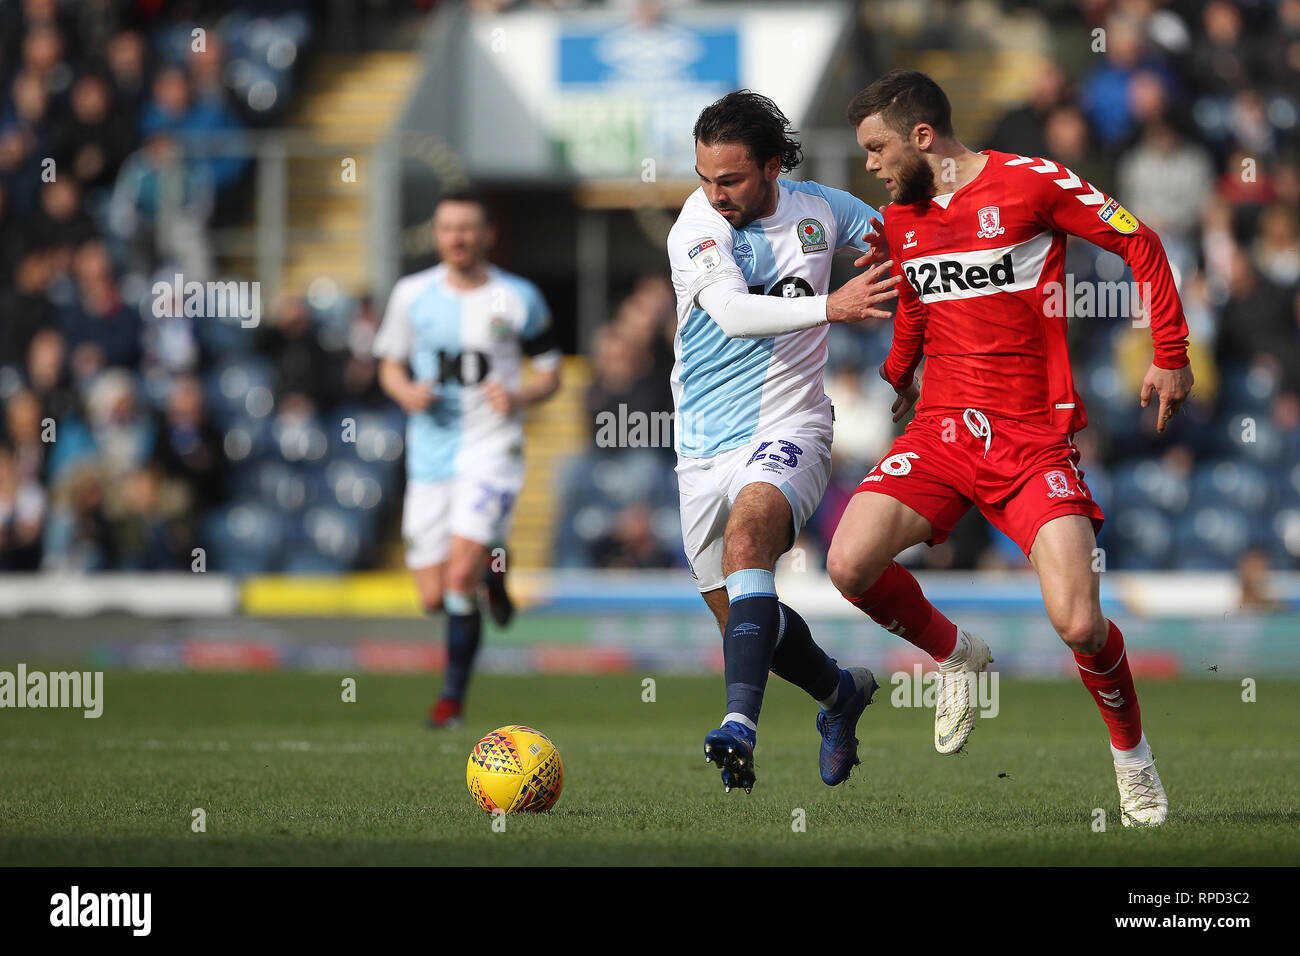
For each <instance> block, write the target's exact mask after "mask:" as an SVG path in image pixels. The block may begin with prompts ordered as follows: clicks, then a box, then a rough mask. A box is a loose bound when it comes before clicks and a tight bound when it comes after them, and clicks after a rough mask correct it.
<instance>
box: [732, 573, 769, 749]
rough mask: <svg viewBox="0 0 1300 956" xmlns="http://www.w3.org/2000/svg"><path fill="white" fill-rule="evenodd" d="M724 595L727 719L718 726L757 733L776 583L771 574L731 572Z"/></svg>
mask: <svg viewBox="0 0 1300 956" xmlns="http://www.w3.org/2000/svg"><path fill="white" fill-rule="evenodd" d="M727 596H728V597H729V598H730V599H731V611H730V613H729V614H728V615H727V629H726V631H725V632H724V633H723V637H722V656H723V661H724V669H725V672H726V679H727V714H726V716H725V717H724V718H723V722H724V723H726V722H727V721H733V722H735V723H737V724H741V725H742V726H745V727H748V728H750V729H751V730H757V729H758V714H759V711H760V710H762V707H763V691H764V689H765V688H766V687H767V673H768V670H769V669H770V668H771V666H772V652H773V651H774V650H775V649H776V640H777V634H778V631H779V630H780V625H781V610H780V605H779V604H778V602H777V600H776V579H775V577H774V576H773V574H772V572H771V571H764V570H762V569H748V570H743V571H734V572H732V573H731V574H730V575H728V576H727Z"/></svg>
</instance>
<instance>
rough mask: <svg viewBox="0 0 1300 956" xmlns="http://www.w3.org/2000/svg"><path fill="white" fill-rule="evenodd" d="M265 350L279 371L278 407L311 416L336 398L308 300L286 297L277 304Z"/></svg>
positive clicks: (266, 331) (269, 325)
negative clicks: (308, 306)
mask: <svg viewBox="0 0 1300 956" xmlns="http://www.w3.org/2000/svg"><path fill="white" fill-rule="evenodd" d="M262 351H263V353H264V354H266V355H267V357H269V358H270V359H271V361H272V362H273V363H274V365H275V368H276V370H277V373H278V378H277V381H276V386H275V396H276V405H277V407H279V408H281V409H284V410H288V409H293V410H295V411H300V412H303V413H305V414H308V415H310V414H314V413H316V412H318V411H321V410H323V409H324V408H325V406H326V404H327V403H328V402H329V401H330V400H331V399H332V398H333V392H332V389H331V388H330V383H329V380H328V377H327V374H326V373H327V368H328V363H329V358H328V356H327V355H326V353H325V350H324V349H323V348H322V347H321V344H320V341H319V340H318V339H317V337H316V330H315V329H314V328H313V327H312V318H311V311H310V310H309V309H308V308H307V302H306V300H304V299H301V298H297V297H291V296H286V297H283V298H281V299H280V300H279V301H278V302H276V303H275V305H274V307H273V308H272V310H271V321H270V323H269V324H268V326H267V327H266V330H265V332H263V334H262Z"/></svg>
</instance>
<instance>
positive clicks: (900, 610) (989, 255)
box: [827, 70, 1192, 826]
mask: <svg viewBox="0 0 1300 956" xmlns="http://www.w3.org/2000/svg"><path fill="white" fill-rule="evenodd" d="M849 121H850V122H851V123H852V124H853V126H854V127H855V128H856V131H857V140H858V144H859V145H860V146H861V147H862V148H863V149H865V150H866V152H867V162H866V167H867V170H868V171H869V172H871V173H873V174H875V175H876V176H877V178H879V179H881V180H883V181H884V183H885V188H886V189H887V190H888V191H889V193H890V195H891V196H892V197H893V199H894V202H893V203H892V204H891V205H889V206H888V207H887V208H886V209H885V216H884V234H885V239H886V240H887V243H888V246H889V253H890V255H891V256H892V257H893V258H894V259H896V260H897V261H898V263H899V265H900V267H901V270H902V272H903V275H904V277H905V278H906V280H907V281H906V282H904V283H902V284H901V285H900V286H899V297H898V307H897V310H896V315H895V318H894V339H893V345H892V347H891V349H890V352H889V357H888V359H887V360H886V361H885V363H884V365H883V366H882V367H881V370H880V374H881V376H882V377H883V378H884V379H885V380H886V381H887V382H889V384H890V385H892V386H893V387H894V389H895V391H896V392H897V393H898V398H897V399H896V401H895V402H894V406H893V412H894V420H895V421H900V420H901V419H902V417H903V416H904V415H906V414H907V412H908V410H909V409H910V408H911V407H912V405H913V404H914V403H916V402H917V398H918V396H919V394H920V392H919V389H918V384H917V380H916V377H915V376H916V371H917V366H918V365H919V364H920V362H921V359H922V357H924V358H925V363H926V364H925V383H924V396H923V398H922V399H921V401H920V403H919V404H917V408H916V416H915V417H914V418H913V419H912V421H911V422H910V423H909V424H908V426H907V429H906V430H905V431H904V433H903V434H902V435H901V436H900V437H899V438H898V439H897V440H896V441H895V442H894V445H893V447H892V448H891V449H890V451H889V454H888V455H887V456H886V457H885V458H883V459H882V460H881V461H880V462H879V463H878V464H877V465H876V466H875V467H874V468H873V469H872V470H871V472H870V473H869V474H868V475H867V476H866V478H865V479H863V481H862V483H861V485H859V487H858V491H857V493H856V494H855V495H854V496H853V499H852V500H851V502H850V504H849V506H848V508H847V509H846V510H845V512H844V516H843V518H842V519H841V520H840V524H839V527H838V528H837V529H836V531H835V536H834V540H833V542H832V544H831V548H830V552H829V554H828V556H827V568H828V570H829V572H830V575H831V579H832V581H833V582H834V583H835V586H836V587H837V588H838V589H839V590H840V592H841V593H842V594H843V595H844V596H845V597H846V598H847V599H848V600H849V601H850V602H852V603H853V604H854V605H855V606H857V607H858V608H859V609H861V610H862V611H863V612H865V613H866V614H867V615H868V616H870V617H871V618H872V619H873V620H874V621H876V622H877V623H878V624H880V625H881V626H882V627H884V628H886V629H887V630H889V631H892V632H893V633H895V634H897V635H899V636H900V637H902V638H904V639H905V640H907V641H910V642H911V643H912V644H914V645H916V646H917V647H919V648H921V649H922V650H924V651H925V652H926V653H928V654H930V655H931V656H933V657H934V659H935V661H936V662H938V664H939V672H940V675H941V680H940V689H939V695H938V702H937V705H936V708H935V725H934V742H935V747H936V749H938V751H939V752H940V753H945V754H951V753H956V752H957V751H959V750H960V749H961V748H962V746H963V745H964V744H965V743H966V739H967V737H968V736H969V735H970V732H971V728H972V726H973V723H974V711H973V710H972V708H971V706H970V685H971V683H972V682H973V680H974V675H975V674H977V673H979V672H980V671H982V670H983V669H984V668H985V667H986V666H987V664H988V663H989V662H990V661H991V660H992V658H991V657H990V654H989V648H988V645H987V644H986V643H985V642H984V641H983V640H981V639H980V638H979V637H977V636H976V635H973V634H969V633H967V632H966V631H962V630H959V629H958V628H957V627H956V626H955V625H954V624H953V623H952V622H951V621H950V620H948V618H946V617H945V616H944V615H943V614H942V613H941V612H940V611H939V610H938V609H936V608H935V607H934V606H933V605H931V604H930V602H929V601H927V600H926V599H925V597H924V595H923V594H922V593H921V588H920V586H919V585H918V584H917V581H916V579H915V578H914V577H913V576H912V575H911V574H910V573H909V572H908V571H907V570H906V569H904V568H903V567H902V565H900V564H898V563H897V562H896V561H895V560H894V558H895V556H896V555H897V554H898V553H899V552H900V551H903V550H904V549H906V548H909V547H911V546H913V545H915V544H918V543H920V542H926V543H927V544H931V545H933V544H936V543H938V542H940V541H943V540H944V539H945V538H946V537H947V536H948V534H949V533H950V532H951V531H952V528H953V526H954V525H955V524H956V522H957V520H958V519H959V518H961V516H962V515H963V514H965V512H966V511H967V509H969V508H970V506H971V505H972V504H974V505H975V506H976V507H978V508H979V510H980V512H981V513H982V514H983V515H984V516H985V517H986V518H987V519H988V520H989V522H990V523H991V524H992V525H993V526H994V527H996V528H998V529H999V530H1000V531H1002V532H1004V533H1005V534H1006V535H1007V536H1008V537H1010V538H1011V539H1012V540H1013V541H1015V542H1016V543H1017V544H1018V545H1019V546H1020V548H1021V549H1022V550H1023V551H1024V553H1025V555H1026V556H1027V557H1028V558H1029V561H1030V562H1031V563H1032V565H1033V567H1034V570H1035V571H1036V572H1037V573H1038V578H1039V583H1040V586H1041V588H1042V593H1043V601H1044V604H1045V605H1046V608H1047V614H1048V617H1049V618H1050V619H1051V621H1052V625H1053V626H1054V627H1055V628H1056V632H1057V633H1058V634H1059V635H1060V636H1061V639H1062V640H1063V641H1065V643H1066V645H1067V646H1069V648H1070V649H1071V650H1072V651H1073V652H1074V659H1075V663H1076V664H1077V665H1078V670H1079V675H1080V677H1081V678H1082V679H1083V683H1084V686H1086V687H1087V688H1088V690H1089V692H1090V693H1091V694H1092V695H1093V698H1094V700H1095V701H1096V703H1097V707H1098V708H1099V710H1100V711H1101V715H1102V718H1103V719H1104V720H1105V722H1106V725H1107V727H1108V729H1109V731H1110V740H1111V753H1112V756H1113V758H1114V763H1115V772H1116V778H1117V780H1118V783H1119V793H1120V808H1121V814H1122V818H1123V822H1124V825H1125V826H1159V825H1160V824H1161V823H1163V822H1164V820H1165V817H1166V815H1167V813H1168V806H1169V802H1168V799H1167V797H1166V795H1165V791H1164V787H1163V786H1162V785H1161V782H1160V777H1159V776H1158V775H1157V773H1156V769H1155V762H1154V759H1153V757H1152V755H1151V749H1150V747H1149V746H1148V745H1147V740H1146V736H1145V735H1144V734H1143V732H1142V721H1141V712H1140V710H1139V708H1138V698H1137V693H1136V691H1135V690H1134V689H1133V677H1132V674H1131V673H1130V670H1129V665H1128V660H1127V658H1126V656H1125V653H1124V637H1123V635H1122V634H1121V633H1120V631H1119V628H1117V627H1116V626H1115V624H1114V623H1113V622H1111V621H1108V620H1107V619H1106V617H1105V615H1104V614H1103V613H1102V609H1101V601H1100V597H1099V574H1098V572H1097V570H1096V567H1095V564H1094V560H1095V559H1094V555H1095V553H1096V552H1095V548H1096V538H1095V533H1096V531H1097V529H1099V528H1100V527H1101V523H1102V517H1103V516H1102V511H1101V508H1100V507H1098V505H1097V503H1096V502H1095V501H1093V499H1092V495H1091V493H1090V492H1089V490H1088V486H1087V485H1086V484H1085V483H1084V481H1083V472H1082V471H1080V470H1079V451H1078V448H1077V447H1076V446H1075V444H1074V442H1073V435H1074V433H1075V432H1077V431H1079V430H1080V429H1081V428H1083V427H1084V426H1085V425H1086V424H1087V418H1086V416H1085V414H1084V409H1083V403H1082V401H1081V400H1080V398H1079V395H1078V393H1077V392H1076V390H1075V387H1074V382H1073V380H1072V378H1071V374H1070V361H1069V355H1068V353H1067V351H1066V339H1065V333H1066V319H1065V318H1064V317H1052V316H1051V315H1049V314H1048V313H1047V311H1046V310H1045V309H1044V307H1043V303H1044V299H1045V297H1047V296H1048V295H1049V294H1051V291H1052V290H1053V289H1057V290H1059V289H1060V288H1061V283H1062V282H1063V279H1064V258H1065V240H1066V236H1067V235H1075V236H1080V237H1082V238H1084V239H1087V240H1088V241H1090V242H1093V243H1095V244H1096V245H1098V246H1101V247H1102V248H1103V249H1108V250H1110V251H1111V252H1114V253H1116V254H1117V255H1119V256H1120V257H1122V258H1123V259H1124V261H1125V262H1126V263H1128V265H1129V267H1130V268H1131V269H1132V272H1133V277H1134V279H1135V280H1136V281H1137V282H1138V283H1139V288H1142V289H1145V290H1149V292H1148V293H1147V294H1146V295H1145V299H1146V301H1145V303H1144V305H1145V309H1146V312H1147V315H1148V316H1149V318H1150V325H1151V333H1152V337H1153V339H1154V341H1155V356H1154V361H1153V363H1152V365H1151V368H1150V369H1149V370H1148V371H1147V374H1146V378H1145V380H1144V381H1143V383H1142V390H1141V396H1140V399H1141V404H1142V405H1143V407H1145V406H1146V405H1147V404H1148V403H1149V401H1150V399H1151V397H1152V396H1153V395H1157V396H1159V399H1160V410H1159V417H1158V424H1157V427H1158V429H1159V430H1160V431H1163V430H1164V428H1165V424H1166V422H1167V421H1168V420H1169V417H1170V416H1171V415H1173V414H1174V413H1175V412H1177V411H1178V409H1179V408H1180V407H1181V405H1182V402H1183V400H1184V399H1185V398H1186V397H1187V394H1188V392H1189V391H1190V389H1191V386H1192V373H1191V371H1190V369H1189V367H1188V360H1187V354H1186V353H1187V324H1186V322H1185V321H1184V319H1183V313H1182V306H1181V305H1180V303H1179V300H1178V294H1177V291H1176V290H1175V288H1174V280H1173V276H1172V274H1171V272H1170V269H1169V264H1168V262H1167V260H1166V258H1165V255H1164V249H1163V247H1162V246H1161V244H1160V240H1159V238H1157V236H1156V235H1155V233H1153V232H1152V231H1151V230H1150V229H1149V228H1147V227H1146V226H1144V225H1142V223H1140V222H1138V221H1137V219H1135V218H1134V217H1133V216H1132V215H1130V214H1129V213H1128V212H1127V211H1126V210H1125V209H1124V208H1123V207H1122V206H1120V205H1119V203H1117V202H1116V201H1115V200H1113V199H1111V198H1109V197H1107V196H1106V195H1104V194H1103V193H1102V192H1101V191H1100V190H1098V189H1096V188H1095V187H1093V186H1091V185H1089V184H1088V183H1086V182H1084V181H1082V180H1080V179H1079V177H1078V176H1076V175H1075V174H1074V173H1072V172H1071V171H1070V170H1069V169H1066V168H1065V167H1063V166H1059V165H1057V164H1056V163H1054V162H1051V161H1050V160H1046V159H1040V158H1036V157H1025V156H1016V155H1011V154H1008V153H999V152H995V151H992V150H985V151H984V152H979V153H976V152H972V151H971V150H969V149H967V148H966V147H965V146H963V145H962V144H961V143H960V142H958V141H957V139H956V138H955V137H954V136H953V131H952V122H951V109H950V107H949V104H948V99H947V97H946V96H945V95H944V92H943V90H942V89H940V88H939V86H938V85H937V84H936V83H935V82H934V81H933V80H931V79H930V78H929V77H927V76H925V75H924V74H922V73H917V72H914V71H908V70H895V71H893V72H891V73H888V74H886V75H885V76H882V77H881V78H880V79H879V80H877V81H876V82H875V83H873V84H872V85H871V86H869V87H867V89H865V90H863V91H862V92H861V93H859V94H858V95H857V96H856V97H855V98H854V100H853V101H852V103H851V104H850V106H849ZM1053 283H1055V285H1053ZM1053 311H1057V310H1053Z"/></svg>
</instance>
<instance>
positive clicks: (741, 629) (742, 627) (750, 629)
mask: <svg viewBox="0 0 1300 956" xmlns="http://www.w3.org/2000/svg"><path fill="white" fill-rule="evenodd" d="M758 630H759V626H758V625H757V624H753V623H751V622H749V621H745V622H742V623H740V624H737V625H736V626H735V627H733V628H732V629H731V633H732V634H739V635H740V636H741V637H749V636H750V635H751V634H755V633H757V632H758Z"/></svg>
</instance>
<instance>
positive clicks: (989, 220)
mask: <svg viewBox="0 0 1300 956" xmlns="http://www.w3.org/2000/svg"><path fill="white" fill-rule="evenodd" d="M976 215H977V216H978V217H979V222H980V231H979V232H977V233H975V236H976V238H979V239H993V238H995V237H997V236H1000V235H1002V234H1003V233H1004V232H1006V231H1007V229H1006V227H1005V226H1003V225H1002V212H1001V211H1000V210H999V209H998V207H997V206H985V207H984V208H983V209H981V210H980V211H979V212H978V213H976Z"/></svg>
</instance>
